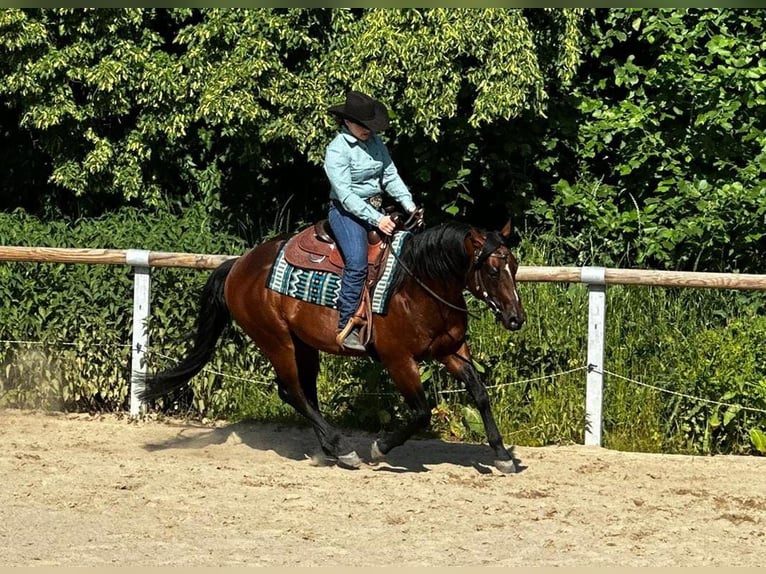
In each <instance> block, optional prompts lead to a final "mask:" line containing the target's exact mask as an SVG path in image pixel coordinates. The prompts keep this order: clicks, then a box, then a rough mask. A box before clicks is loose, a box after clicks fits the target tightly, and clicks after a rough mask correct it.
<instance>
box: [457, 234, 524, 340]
mask: <svg viewBox="0 0 766 574" xmlns="http://www.w3.org/2000/svg"><path fill="white" fill-rule="evenodd" d="M510 235H511V222H510V221H509V222H508V223H507V224H506V225H505V227H503V229H502V230H501V231H499V232H498V231H493V232H490V233H482V232H480V231H477V230H475V229H472V230H471V231H470V233H469V234H468V236H467V237H466V247H467V249H468V252H469V253H470V254H471V267H470V269H469V271H468V283H467V287H468V289H469V291H471V293H473V294H474V295H475V296H476V297H478V298H479V299H481V300H482V301H484V302H485V303H486V304H487V306H488V307H489V309H490V311H492V312H493V313H494V314H495V319H497V320H498V321H500V322H501V323H502V324H503V325H504V326H505V327H506V328H507V329H510V330H511V331H516V330H517V329H520V328H521V326H522V325H523V324H524V321H525V320H526V315H525V313H524V307H523V306H522V304H521V298H520V297H519V292H518V290H517V288H516V271H517V270H518V268H519V264H518V262H517V261H516V257H514V255H513V253H511V250H510V248H509V247H508V243H509V238H510Z"/></svg>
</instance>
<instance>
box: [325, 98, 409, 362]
mask: <svg viewBox="0 0 766 574" xmlns="http://www.w3.org/2000/svg"><path fill="white" fill-rule="evenodd" d="M328 111H329V112H330V113H331V114H333V115H335V116H336V117H337V118H338V122H339V125H340V133H338V135H336V136H335V138H334V139H333V140H332V141H331V142H330V144H329V145H328V146H327V150H326V153H325V159H324V170H325V173H326V174H327V177H328V178H329V180H330V200H331V201H330V210H329V217H328V218H329V222H330V227H331V228H332V231H333V234H334V235H335V240H336V242H337V243H338V247H339V248H340V251H341V254H342V255H343V260H344V262H345V268H344V270H343V275H342V277H341V283H340V296H339V300H338V309H339V311H340V319H339V322H338V343H339V344H341V345H342V346H343V347H345V348H346V349H350V350H354V351H364V350H365V347H364V345H363V344H362V342H361V340H360V338H359V330H358V327H357V326H355V325H354V324H353V321H352V320H353V316H354V313H355V312H356V310H357V309H358V307H359V304H360V302H361V299H362V290H363V289H364V283H365V280H366V278H367V233H368V231H370V230H372V229H375V228H377V229H379V230H380V231H381V232H383V233H384V234H386V235H391V234H392V233H393V232H394V230H395V227H396V225H395V223H394V221H393V220H392V218H391V217H390V216H389V215H385V214H383V213H382V212H381V211H379V209H380V206H381V204H382V195H383V194H384V193H385V194H387V195H389V196H390V197H392V198H393V199H394V200H396V201H397V202H398V203H399V204H400V205H401V206H402V208H404V210H405V211H406V212H407V213H413V212H414V211H416V206H415V203H414V202H413V200H412V194H411V193H410V191H409V189H408V188H407V186H406V185H405V184H404V182H403V181H402V178H401V177H400V176H399V173H398V171H397V169H396V166H395V165H394V162H393V161H392V159H391V156H390V155H389V153H388V149H387V148H386V145H385V144H384V143H383V141H382V140H381V139H380V137H379V136H378V134H377V132H380V131H383V130H384V129H386V128H387V127H388V110H387V109H386V106H384V105H383V104H382V103H381V102H379V101H377V100H375V99H373V98H371V97H370V96H367V95H365V94H363V93H361V92H356V91H350V92H348V93H347V94H346V101H345V103H343V104H342V105H337V106H332V107H331V108H329V110H328Z"/></svg>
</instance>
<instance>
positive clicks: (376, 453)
mask: <svg viewBox="0 0 766 574" xmlns="http://www.w3.org/2000/svg"><path fill="white" fill-rule="evenodd" d="M384 460H386V455H385V454H383V453H382V452H381V450H380V447H379V446H378V441H375V442H373V443H372V446H371V447H370V464H378V463H379V462H382V461H384Z"/></svg>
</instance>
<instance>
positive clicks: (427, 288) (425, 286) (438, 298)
mask: <svg viewBox="0 0 766 574" xmlns="http://www.w3.org/2000/svg"><path fill="white" fill-rule="evenodd" d="M391 253H392V254H393V255H394V258H395V259H396V261H397V263H399V265H401V266H402V269H404V270H405V272H406V273H407V275H409V276H410V277H412V278H413V279H414V280H415V282H416V283H417V284H418V285H420V286H421V287H422V288H423V289H424V290H425V292H426V293H428V294H429V295H430V296H431V297H433V298H434V299H436V300H437V301H439V302H440V303H444V304H445V305H446V306H447V307H449V308H451V309H455V310H456V311H460V312H461V313H466V314H468V316H469V317H473V318H474V319H481V317H479V316H478V315H477V314H476V313H474V312H472V311H469V310H468V309H463V308H462V307H458V306H457V305H453V304H452V303H450V302H449V301H445V300H444V299H442V298H441V297H440V296H439V294H438V293H435V292H434V291H433V290H432V289H431V288H430V287H428V285H426V284H425V283H423V282H422V281H421V280H420V279H419V278H418V276H417V275H415V274H414V273H413V272H412V271H410V270H409V268H408V267H407V266H406V265H405V264H404V262H403V261H402V260H401V259H400V258H399V256H398V255H397V254H396V252H395V251H394V250H393V249H392V250H391Z"/></svg>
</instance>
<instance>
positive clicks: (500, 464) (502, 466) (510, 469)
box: [495, 460, 516, 474]
mask: <svg viewBox="0 0 766 574" xmlns="http://www.w3.org/2000/svg"><path fill="white" fill-rule="evenodd" d="M495 467H496V468H497V470H499V471H500V472H502V473H503V474H514V473H515V472H516V463H514V462H513V460H496V461H495Z"/></svg>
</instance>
